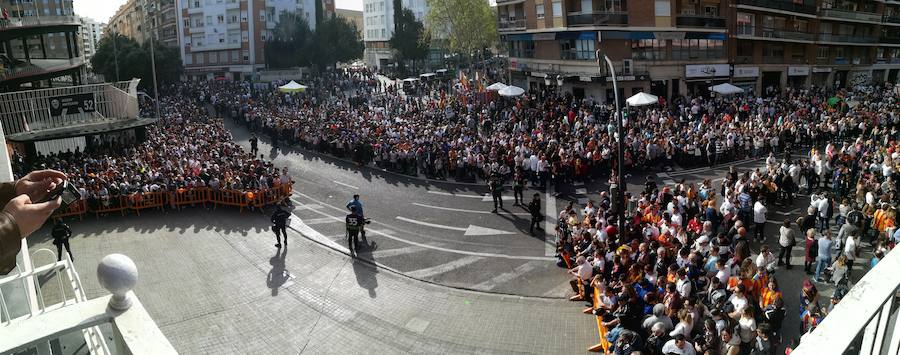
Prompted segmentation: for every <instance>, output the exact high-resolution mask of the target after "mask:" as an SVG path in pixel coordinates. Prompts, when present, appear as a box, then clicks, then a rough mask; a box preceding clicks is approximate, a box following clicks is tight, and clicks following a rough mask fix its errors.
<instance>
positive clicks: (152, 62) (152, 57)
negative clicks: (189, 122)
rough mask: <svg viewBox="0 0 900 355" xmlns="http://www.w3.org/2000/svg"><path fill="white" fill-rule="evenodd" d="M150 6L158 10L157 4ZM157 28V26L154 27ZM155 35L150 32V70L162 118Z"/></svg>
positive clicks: (157, 115) (157, 105) (157, 110)
mask: <svg viewBox="0 0 900 355" xmlns="http://www.w3.org/2000/svg"><path fill="white" fill-rule="evenodd" d="M149 7H150V8H151V9H153V11H154V13H155V11H156V4H150V5H149ZM146 22H147V21H146V18H145V19H144V25H145V26H146ZM153 28H154V30H156V28H157V26H154V27H153ZM155 39H156V38H155V36H154V35H153V31H151V32H150V71H151V73H152V74H153V99H154V100H155V101H156V118H157V119H158V118H161V117H162V115H160V113H159V86H158V85H157V83H156V53H154V49H153V48H154V47H156V46H155V45H154V43H153V42H154V40H155Z"/></svg>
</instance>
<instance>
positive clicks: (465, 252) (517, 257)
mask: <svg viewBox="0 0 900 355" xmlns="http://www.w3.org/2000/svg"><path fill="white" fill-rule="evenodd" d="M294 194H296V195H297V196H302V197H303V198H306V199H309V200H312V201H316V202H320V203H322V204H325V203H324V202H322V201H318V200H316V199H314V198H312V197H310V196H309V195H306V194H303V193H300V192H294ZM291 201H294V202H296V203H301V202H300V201H299V200H297V199H295V198H291ZM554 203H555V202H554ZM554 206H555V204H554ZM325 207H328V208H331V209H334V210H337V211H340V212H344V210H342V209H340V208H338V207H334V206H330V205H327V204H325ZM554 209H555V207H554ZM313 212H315V213H318V214H321V215H323V216H328V215H327V214H325V213H323V212H319V211H315V210H313ZM372 223H376V224H379V225H383V226H388V225H387V224H384V223H380V222H377V221H374V222H372ZM292 226H293V224H292ZM550 226H551V227H552V224H550ZM307 228H309V226H307ZM309 229H310V230H311V229H312V228H309ZM551 230H552V229H551ZM316 233H318V232H316ZM367 233H371V234H377V235H380V236H382V237H385V238H388V239H393V240H395V241H398V242H401V243H406V244H409V245H415V246H418V247H422V248H425V249H431V250H437V251H442V252H446V253H453V254H461V255H473V256H482V257H486V258H501V259H509V260H543V261H556V258H554V257H546V256H530V255H507V254H497V253H483V252H475V251H468V250H459V249H451V248H444V247H439V246H435V245H430V244H425V243H419V242H414V241H411V240H407V239H403V238H400V237H396V236H393V235H390V234H388V233H385V232H381V231H377V230H370V231H367ZM318 234H319V235H321V233H318ZM322 237H323V238H324V237H325V236H322ZM554 249H555V248H554ZM340 250H344V251H347V248H344V247H341V248H340ZM551 255H555V254H551Z"/></svg>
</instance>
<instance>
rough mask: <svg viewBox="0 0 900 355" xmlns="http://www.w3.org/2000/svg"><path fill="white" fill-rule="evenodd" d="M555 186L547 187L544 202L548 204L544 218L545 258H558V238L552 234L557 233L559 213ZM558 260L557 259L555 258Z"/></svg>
mask: <svg viewBox="0 0 900 355" xmlns="http://www.w3.org/2000/svg"><path fill="white" fill-rule="evenodd" d="M552 190H553V186H552V185H551V186H549V187H547V191H545V192H544V201H547V202H546V205H547V206H546V208H545V210H544V211H545V213H546V214H545V216H544V256H550V257H553V256H556V240H555V239H556V238H555V237H556V236H555V235H552V234H550V233H556V232H555V230H556V216H557V213H559V211H557V210H556V198H555V197H553V191H552ZM551 231H554V232H551ZM553 259H554V260H556V258H553Z"/></svg>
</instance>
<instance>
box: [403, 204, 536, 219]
mask: <svg viewBox="0 0 900 355" xmlns="http://www.w3.org/2000/svg"><path fill="white" fill-rule="evenodd" d="M412 204H413V205H415V206H419V207H426V208H433V209H436V210H444V211H454V212H466V213H478V214H494V212H491V211H476V210H467V209H462V208H451V207H441V206H432V205H426V204H424V203H418V202H413V203H412ZM497 212H498V213H500V214H511V215H515V216H531V214H530V213H525V212H516V213H503V212H500V211H497Z"/></svg>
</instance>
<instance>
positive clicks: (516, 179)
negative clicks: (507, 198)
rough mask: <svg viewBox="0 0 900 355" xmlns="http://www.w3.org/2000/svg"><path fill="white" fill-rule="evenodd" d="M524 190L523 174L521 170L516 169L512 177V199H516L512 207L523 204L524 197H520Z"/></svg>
mask: <svg viewBox="0 0 900 355" xmlns="http://www.w3.org/2000/svg"><path fill="white" fill-rule="evenodd" d="M524 190H525V173H524V172H523V171H522V168H516V173H515V175H513V197H514V198H515V199H516V202H515V203H513V206H519V205H524V204H525V196H523V195H522V192H523V191H524Z"/></svg>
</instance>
